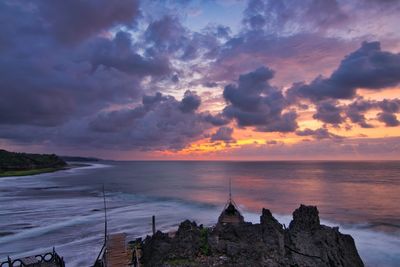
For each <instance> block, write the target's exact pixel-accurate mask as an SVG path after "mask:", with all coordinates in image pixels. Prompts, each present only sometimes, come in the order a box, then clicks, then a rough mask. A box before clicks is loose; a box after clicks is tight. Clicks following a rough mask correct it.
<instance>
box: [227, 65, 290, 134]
mask: <svg viewBox="0 0 400 267" xmlns="http://www.w3.org/2000/svg"><path fill="white" fill-rule="evenodd" d="M273 75H274V72H273V71H272V70H270V69H268V68H266V67H261V68H258V69H256V70H255V71H253V72H249V73H246V74H243V75H241V76H240V77H239V82H238V85H233V84H230V85H227V86H226V87H225V89H224V92H223V96H224V98H225V100H226V101H227V102H228V103H229V105H228V106H227V107H226V108H225V109H224V112H223V114H224V115H225V116H226V117H227V118H231V119H235V120H236V121H237V123H238V125H239V126H255V127H256V128H257V130H258V131H267V132H291V131H294V130H295V129H296V128H297V123H296V118H297V114H296V113H295V112H293V111H289V112H286V113H284V112H283V110H284V109H285V108H286V100H285V98H284V96H283V94H282V92H281V91H280V90H279V89H277V88H274V87H272V86H271V85H270V84H269V80H270V79H271V78H272V77H273Z"/></svg>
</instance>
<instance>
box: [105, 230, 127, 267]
mask: <svg viewBox="0 0 400 267" xmlns="http://www.w3.org/2000/svg"><path fill="white" fill-rule="evenodd" d="M125 239H126V234H125V233H118V234H112V235H109V236H108V243H107V252H106V253H107V255H106V259H107V267H127V266H129V262H130V258H129V253H128V251H127V249H126V240H125Z"/></svg>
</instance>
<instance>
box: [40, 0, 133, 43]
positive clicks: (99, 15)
mask: <svg viewBox="0 0 400 267" xmlns="http://www.w3.org/2000/svg"><path fill="white" fill-rule="evenodd" d="M34 4H37V8H38V10H39V14H40V15H41V17H43V19H44V20H45V21H46V27H48V28H49V31H50V32H51V33H52V34H54V36H55V37H56V38H57V39H58V40H60V41H61V42H64V43H65V42H67V43H69V42H78V41H80V40H82V39H85V38H88V37H90V36H92V35H94V34H95V33H99V32H100V31H101V30H104V29H107V28H110V27H112V26H116V25H117V24H122V25H126V26H128V27H132V26H133V23H134V20H135V19H136V18H137V17H138V15H139V14H140V12H139V1H136V0H119V1H116V2H114V1H108V0H100V1H99V0H86V1H80V0H70V1H52V0H40V1H36V2H35V3H34Z"/></svg>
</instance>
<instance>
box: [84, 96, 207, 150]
mask: <svg viewBox="0 0 400 267" xmlns="http://www.w3.org/2000/svg"><path fill="white" fill-rule="evenodd" d="M192 97H193V98H194V99H195V100H196V101H197V100H198V101H199V102H196V103H192V102H190V101H189V102H188V103H186V104H184V105H185V108H187V109H185V112H182V103H184V100H185V99H189V98H192ZM198 104H200V99H199V98H198V96H197V95H195V94H194V93H192V92H190V91H187V92H186V93H185V95H184V97H183V99H182V101H177V100H176V99H175V98H174V97H172V96H164V95H162V94H160V93H156V94H155V95H154V96H144V97H143V104H142V105H139V106H137V107H136V108H133V109H124V110H118V111H111V112H105V113H102V114H99V115H98V116H97V117H96V118H95V119H93V120H92V121H91V122H90V124H89V125H90V130H91V131H92V134H94V136H95V137H96V140H93V145H95V146H100V147H101V146H108V145H110V144H113V145H115V146H118V147H119V148H125V149H127V148H140V149H145V150H146V149H148V150H153V149H154V150H165V149H174V150H175V149H182V148H183V147H185V146H187V144H189V143H190V142H191V141H193V140H195V139H197V138H199V137H201V136H202V135H203V133H204V131H205V130H207V129H209V128H210V127H211V124H210V123H208V122H206V121H205V120H204V118H203V115H202V114H200V113H195V112H194V111H195V109H196V108H197V107H198ZM105 132H106V133H105ZM104 133H105V134H104Z"/></svg>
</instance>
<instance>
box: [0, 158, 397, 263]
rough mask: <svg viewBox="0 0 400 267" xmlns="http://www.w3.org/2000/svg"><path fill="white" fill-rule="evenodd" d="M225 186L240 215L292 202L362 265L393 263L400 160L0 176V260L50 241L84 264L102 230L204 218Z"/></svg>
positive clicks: (145, 228)
mask: <svg viewBox="0 0 400 267" xmlns="http://www.w3.org/2000/svg"><path fill="white" fill-rule="evenodd" d="M229 179H231V181H232V194H233V198H234V200H235V202H236V203H237V204H238V205H239V207H240V209H241V211H242V213H243V215H244V217H245V219H246V220H247V221H252V222H258V221H259V216H260V214H261V209H262V207H265V208H268V209H270V210H271V211H272V213H273V214H274V216H275V217H276V218H277V219H278V220H279V221H280V222H281V223H284V224H285V225H288V224H289V222H290V220H291V214H292V212H293V211H294V209H296V208H297V207H298V206H299V205H300V204H301V203H303V204H307V205H316V206H318V209H319V211H320V218H321V220H322V223H324V224H326V225H335V226H336V225H337V226H339V227H340V231H341V232H342V233H347V234H351V235H352V236H353V237H354V239H355V242H356V246H357V248H358V251H359V253H360V255H361V257H362V259H363V261H364V263H365V264H366V266H370V267H379V266H385V267H391V266H393V267H394V266H400V162H378V161H377V162H371V161H370V162H322V161H321V162H309V161H308V162H179V161H176V162H139V161H137V162H100V163H96V164H91V166H88V167H81V168H74V169H70V170H65V171H60V172H56V173H49V174H42V175H36V176H26V177H10V178H0V261H1V260H4V259H5V258H6V257H7V256H8V255H9V256H12V257H20V256H27V255H32V254H37V253H41V252H45V251H46V250H50V249H52V247H53V246H55V247H56V250H57V251H58V252H59V253H60V254H61V255H63V256H64V258H65V260H66V261H67V266H79V267H85V266H90V265H91V264H92V263H93V262H94V260H95V258H96V257H97V254H98V252H99V250H100V248H101V245H102V242H103V234H104V224H103V222H104V216H103V199H102V186H103V184H104V186H105V188H106V198H107V206H108V227H109V232H111V233H113V232H115V233H116V232H126V233H127V234H128V237H129V238H131V239H134V238H136V237H140V236H145V235H146V234H150V232H151V216H152V215H155V216H156V225H157V229H160V230H163V231H169V230H174V229H176V228H177V226H178V224H179V222H181V221H182V220H184V219H190V220H195V221H196V222H198V223H199V224H204V225H213V224H215V223H216V220H217V217H218V215H219V213H220V212H221V210H222V208H223V206H224V204H225V203H226V201H227V198H228V191H229V189H228V187H229Z"/></svg>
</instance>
